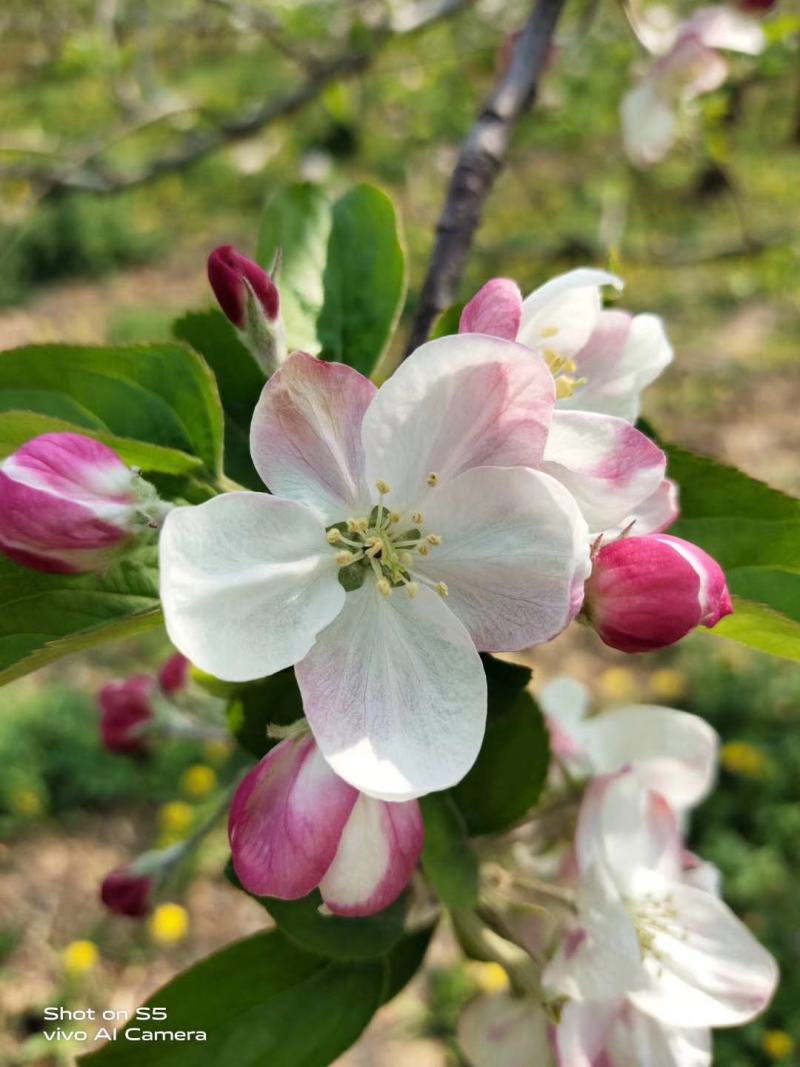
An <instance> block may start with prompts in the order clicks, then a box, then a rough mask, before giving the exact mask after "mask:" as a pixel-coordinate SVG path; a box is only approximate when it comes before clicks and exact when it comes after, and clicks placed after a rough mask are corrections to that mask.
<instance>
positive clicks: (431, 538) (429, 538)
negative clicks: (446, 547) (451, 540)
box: [425, 534, 442, 545]
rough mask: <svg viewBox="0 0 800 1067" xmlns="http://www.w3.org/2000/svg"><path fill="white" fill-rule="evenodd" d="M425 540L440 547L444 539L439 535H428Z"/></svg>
mask: <svg viewBox="0 0 800 1067" xmlns="http://www.w3.org/2000/svg"><path fill="white" fill-rule="evenodd" d="M425 540H426V541H427V542H428V544H429V545H440V544H441V543H442V539H441V537H440V536H439V534H428V536H427V537H426V538H425Z"/></svg>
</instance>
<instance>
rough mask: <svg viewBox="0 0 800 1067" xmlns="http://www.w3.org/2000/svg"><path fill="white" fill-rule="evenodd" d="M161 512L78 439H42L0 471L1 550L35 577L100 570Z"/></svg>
mask: <svg viewBox="0 0 800 1067" xmlns="http://www.w3.org/2000/svg"><path fill="white" fill-rule="evenodd" d="M163 512H164V505H163V504H162V503H161V502H160V501H159V500H158V497H157V496H156V493H155V490H154V489H153V487H152V486H151V485H149V484H148V483H147V482H144V481H142V479H141V478H140V477H139V475H138V473H137V472H136V471H134V470H131V469H130V467H126V465H125V464H124V463H123V462H122V460H121V459H120V458H119V456H118V455H117V454H116V452H113V451H112V450H111V449H110V448H108V447H107V446H106V445H104V444H101V443H100V441H94V440H93V439H92V438H90V437H83V436H82V435H81V434H77V433H46V434H42V436H41V437H35V438H34V439H33V440H32V441H28V443H27V444H24V445H23V446H22V447H21V448H19V449H17V451H16V452H14V453H13V454H12V455H10V456H8V457H7V458H6V459H5V460H3V462H2V464H0V551H3V552H5V554H6V555H7V556H10V557H11V559H13V560H15V561H16V562H17V563H21V564H23V565H24V566H26V567H33V568H34V569H35V570H40V571H48V572H50V573H53V574H79V573H84V572H88V571H96V570H101V569H102V568H103V567H105V566H106V565H107V564H108V563H109V562H110V561H111V560H112V559H113V557H114V556H115V555H117V554H118V553H119V551H120V549H122V548H124V547H125V546H126V545H127V544H128V542H129V541H130V540H131V539H132V537H133V535H134V533H135V531H136V529H137V527H139V528H145V527H147V526H157V525H158V522H159V520H160V519H161V517H162V515H163Z"/></svg>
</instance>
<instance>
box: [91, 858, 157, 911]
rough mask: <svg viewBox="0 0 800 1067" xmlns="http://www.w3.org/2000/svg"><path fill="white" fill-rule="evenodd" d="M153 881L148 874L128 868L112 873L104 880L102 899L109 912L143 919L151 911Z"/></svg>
mask: <svg viewBox="0 0 800 1067" xmlns="http://www.w3.org/2000/svg"><path fill="white" fill-rule="evenodd" d="M152 892H153V879H152V878H150V876H149V875H146V874H136V872H135V871H133V870H131V869H130V868H128V867H120V868H119V869H118V870H116V871H111V873H110V874H107V875H106V876H105V878H104V879H103V884H102V886H101V887H100V899H101V900H102V902H103V903H104V904H105V906H106V907H107V908H108V910H109V911H113V912H115V913H116V914H117V915H129V916H130V917H131V918H132V919H141V918H142V916H143V915H146V914H147V913H148V911H149V910H150V898H151V895H152Z"/></svg>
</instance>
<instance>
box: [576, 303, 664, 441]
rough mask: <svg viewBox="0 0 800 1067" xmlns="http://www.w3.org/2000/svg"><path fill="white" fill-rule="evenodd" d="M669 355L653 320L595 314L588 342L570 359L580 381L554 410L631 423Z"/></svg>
mask: <svg viewBox="0 0 800 1067" xmlns="http://www.w3.org/2000/svg"><path fill="white" fill-rule="evenodd" d="M672 355H673V353H672V345H671V344H670V343H669V340H668V338H667V335H666V332H665V330H664V324H663V322H662V321H661V319H660V318H658V316H657V315H636V316H631V315H630V314H629V313H628V312H627V311H616V310H615V311H601V312H600V315H599V316H598V319H597V325H596V326H595V329H594V331H593V332H592V335H591V337H590V338H589V340H588V341H587V342H586V344H585V345H584V347H583V348H582V349H581V350H580V352H578V354H577V355H576V356H575V366H576V374H577V375H578V377H579V378H585V379H586V382H585V383H584V384H583V385H581V386H580V387H579V388H578V389H576V390H575V392H574V393H573V394H572V396H568V397H563V398H562V399H560V400H559V401H558V404H557V407H559V408H561V409H564V410H570V409H571V410H576V411H596V412H598V413H599V414H602V415H617V416H619V418H622V419H627V421H628V422H635V421H636V419H637V418H638V415H639V409H640V397H641V394H642V392H643V390H644V389H646V388H647V386H648V385H650V384H651V382H653V381H655V379H656V378H657V377H658V376H659V374H661V372H662V371H663V370H664V368H665V367H666V366H668V364H669V363H671V362H672Z"/></svg>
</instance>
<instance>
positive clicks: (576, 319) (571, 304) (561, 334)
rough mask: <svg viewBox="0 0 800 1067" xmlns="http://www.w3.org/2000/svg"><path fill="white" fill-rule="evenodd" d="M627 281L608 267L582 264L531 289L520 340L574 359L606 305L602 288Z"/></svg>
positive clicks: (524, 311)
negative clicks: (601, 294) (597, 268)
mask: <svg viewBox="0 0 800 1067" xmlns="http://www.w3.org/2000/svg"><path fill="white" fill-rule="evenodd" d="M603 285H613V286H614V288H615V289H621V288H622V286H623V282H622V280H621V279H620V278H618V277H617V276H616V275H615V274H609V273H608V271H605V270H593V269H592V268H590V267H579V268H578V269H577V270H571V271H568V272H567V273H566V274H560V275H559V276H558V277H557V278H551V279H550V281H549V282H545V284H544V285H541V286H539V288H538V289H535V290H534V291H533V292H532V293H530V294H529V295H528V296H527V297H526V298H525V300H524V301H523V303H522V323H521V325H520V328H519V333H518V334H517V340H518V341H519V343H520V344H523V345H527V346H528V347H529V348H534V349H537V350H542V349H552V350H553V351H554V352H557V353H558V355H560V356H564V357H565V358H567V359H571V358H572V357H573V356H575V355H576V354H577V353H578V352H579V351H580V350H581V349H582V348H583V346H584V345H585V344H586V342H587V341H588V340H589V337H590V336H591V334H592V331H593V330H594V328H595V325H596V323H597V317H598V315H599V314H600V309H601V307H602V299H601V296H600V288H601V286H603Z"/></svg>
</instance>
